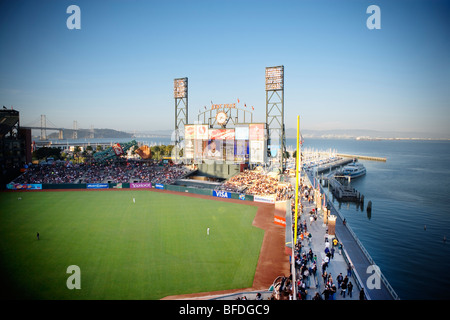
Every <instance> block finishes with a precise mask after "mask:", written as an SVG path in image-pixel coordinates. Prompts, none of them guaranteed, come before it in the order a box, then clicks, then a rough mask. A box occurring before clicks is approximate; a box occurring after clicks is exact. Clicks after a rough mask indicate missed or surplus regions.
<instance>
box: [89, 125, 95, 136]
mask: <svg viewBox="0 0 450 320" xmlns="http://www.w3.org/2000/svg"><path fill="white" fill-rule="evenodd" d="M89 139H94V125H93V124H91V129H90V130H89Z"/></svg>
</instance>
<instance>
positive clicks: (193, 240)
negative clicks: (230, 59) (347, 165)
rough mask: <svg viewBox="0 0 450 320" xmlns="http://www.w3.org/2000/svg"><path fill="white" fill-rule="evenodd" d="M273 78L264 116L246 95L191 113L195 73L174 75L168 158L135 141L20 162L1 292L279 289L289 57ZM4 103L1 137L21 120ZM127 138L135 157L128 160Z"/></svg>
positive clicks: (197, 293) (5, 202)
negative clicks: (89, 153) (80, 159)
mask: <svg viewBox="0 0 450 320" xmlns="http://www.w3.org/2000/svg"><path fill="white" fill-rule="evenodd" d="M265 79H266V88H265V92H266V119H265V120H264V121H254V119H253V113H252V111H251V110H250V108H247V106H246V105H245V106H241V105H240V102H239V101H237V103H236V102H233V103H223V104H211V108H210V109H208V110H207V109H206V108H205V111H204V112H202V113H199V114H198V117H197V119H196V120H194V121H189V118H188V114H189V112H188V111H189V110H188V79H187V78H177V79H174V102H175V104H174V106H175V127H174V134H173V135H172V141H173V144H174V147H173V149H172V154H171V157H169V158H167V159H166V161H164V163H162V164H161V163H160V164H155V162H152V159H151V158H152V157H151V154H150V151H149V148H148V146H140V147H138V146H137V143H136V141H134V140H133V141H130V142H129V143H115V144H114V145H111V146H110V147H109V148H107V149H106V150H104V151H101V152H97V153H95V154H94V156H93V159H92V161H90V162H89V163H77V164H76V165H71V164H68V163H53V164H47V165H39V164H37V165H32V166H29V167H27V168H24V169H21V173H20V175H19V176H17V177H15V178H14V179H12V180H10V181H9V182H8V183H7V185H6V189H7V190H6V191H5V192H1V193H0V201H1V203H2V209H1V215H0V243H1V245H0V246H1V247H0V260H1V264H0V265H1V275H2V284H3V285H2V287H1V289H0V290H1V292H2V298H7V299H44V300H47V299H58V300H59V299H64V300H66V299H68V300H72V299H73V300H83V299H84V300H91V299H95V300H99V299H100V300H102V299H105V300H106V299H108V300H110V299H121V300H122V299H124V300H126V299H133V300H136V299H137V300H159V299H167V300H171V299H236V298H239V297H240V296H242V295H247V296H255V297H257V298H259V299H265V300H267V299H279V298H280V295H279V294H277V293H279V291H277V288H278V287H279V283H280V279H283V282H284V280H285V279H286V278H287V277H288V276H289V274H290V263H289V261H290V260H289V259H290V254H291V249H290V248H289V247H288V246H286V244H287V243H289V239H288V238H287V235H289V234H291V232H286V228H291V225H290V224H288V225H286V218H287V217H288V216H290V215H291V209H292V203H291V202H292V201H291V199H293V194H294V189H293V187H292V185H291V183H290V180H289V179H288V174H287V171H286V170H285V169H286V167H285V166H286V158H285V157H286V155H285V153H286V150H285V149H286V148H285V137H284V67H283V66H277V67H268V68H266V77H265ZM9 111H10V110H8V112H6V111H4V112H3V113H4V114H3V113H2V118H4V119H6V120H7V121H3V120H2V138H3V139H6V138H5V137H7V138H8V137H9V138H11V137H14V136H15V135H16V134H17V135H18V134H19V133H22V131H23V130H21V128H20V126H19V122H18V112H17V111H15V112H16V113H17V114H12V113H11V112H9ZM11 111H12V110H11ZM15 117H16V118H15ZM14 119H16V120H14ZM28 140H29V139H28ZM28 140H27V141H28ZM5 141H6V140H5ZM28 142H29V141H28ZM28 142H26V144H28ZM131 148H134V149H135V150H136V153H137V154H139V155H140V158H138V159H128V158H127V151H128V150H130V149H131ZM291 241H292V239H291ZM291 247H292V246H291Z"/></svg>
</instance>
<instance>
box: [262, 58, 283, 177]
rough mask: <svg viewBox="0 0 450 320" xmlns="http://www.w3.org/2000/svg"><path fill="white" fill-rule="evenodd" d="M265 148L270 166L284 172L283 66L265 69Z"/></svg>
mask: <svg viewBox="0 0 450 320" xmlns="http://www.w3.org/2000/svg"><path fill="white" fill-rule="evenodd" d="M266 124H267V138H268V139H267V148H268V150H270V151H269V152H270V154H269V158H270V160H271V165H273V166H274V167H275V168H279V169H280V170H281V171H283V170H284V151H285V148H286V143H285V131H284V66H277V67H267V68H266Z"/></svg>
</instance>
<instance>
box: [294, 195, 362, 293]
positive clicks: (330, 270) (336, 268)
mask: <svg viewBox="0 0 450 320" xmlns="http://www.w3.org/2000/svg"><path fill="white" fill-rule="evenodd" d="M299 201H300V197H299ZM301 202H302V204H303V214H301V215H300V214H299V223H300V222H304V221H306V225H307V231H308V232H310V233H311V235H312V237H311V240H310V242H309V243H308V240H307V239H304V240H303V241H301V243H302V253H303V252H305V253H307V252H308V251H309V249H311V250H312V252H313V254H315V255H316V256H317V272H316V276H315V277H314V276H312V275H311V276H310V278H311V279H310V287H309V288H307V290H308V294H307V300H311V299H312V298H313V297H314V295H315V294H316V292H318V293H319V294H320V295H321V297H322V299H324V295H323V294H322V293H323V291H324V290H325V284H324V281H323V279H322V261H323V260H324V259H325V257H326V255H325V237H326V235H327V233H326V231H327V227H326V225H324V224H323V215H322V214H319V216H318V217H317V220H316V221H313V222H312V223H310V220H309V217H310V214H309V212H310V211H312V210H313V209H314V208H315V204H314V203H309V202H308V201H307V200H305V199H303V198H302V200H301ZM331 247H332V243H330V248H331ZM347 267H348V265H347V262H346V261H345V259H344V256H343V254H342V253H341V254H340V253H339V249H338V247H335V253H334V257H333V258H331V259H330V262H329V263H328V267H327V268H326V272H327V274H331V277H332V279H333V283H334V284H335V286H336V289H337V292H336V294H335V296H334V300H358V299H359V288H358V285H357V282H356V280H355V278H354V276H353V275H351V276H350V277H349V283H350V282H351V283H352V284H353V292H352V294H351V296H349V294H348V292H347V293H346V295H345V298H344V297H343V296H342V295H341V294H340V293H341V289H340V288H338V281H337V279H336V278H337V276H338V275H339V273H342V276H343V277H345V276H346V275H347ZM313 279H314V280H315V281H313Z"/></svg>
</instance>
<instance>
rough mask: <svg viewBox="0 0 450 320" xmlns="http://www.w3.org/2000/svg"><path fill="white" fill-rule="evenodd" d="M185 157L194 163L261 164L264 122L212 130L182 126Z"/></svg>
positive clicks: (199, 125)
mask: <svg viewBox="0 0 450 320" xmlns="http://www.w3.org/2000/svg"><path fill="white" fill-rule="evenodd" d="M184 129H185V136H184V155H183V157H184V158H185V159H186V160H189V161H192V162H193V163H196V164H198V163H212V162H218V163H263V162H265V160H266V153H267V143H266V133H265V132H266V131H265V124H264V123H252V124H248V125H239V126H236V127H235V128H232V129H211V128H208V125H203V124H193V125H185V126H184Z"/></svg>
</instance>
